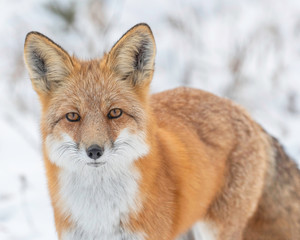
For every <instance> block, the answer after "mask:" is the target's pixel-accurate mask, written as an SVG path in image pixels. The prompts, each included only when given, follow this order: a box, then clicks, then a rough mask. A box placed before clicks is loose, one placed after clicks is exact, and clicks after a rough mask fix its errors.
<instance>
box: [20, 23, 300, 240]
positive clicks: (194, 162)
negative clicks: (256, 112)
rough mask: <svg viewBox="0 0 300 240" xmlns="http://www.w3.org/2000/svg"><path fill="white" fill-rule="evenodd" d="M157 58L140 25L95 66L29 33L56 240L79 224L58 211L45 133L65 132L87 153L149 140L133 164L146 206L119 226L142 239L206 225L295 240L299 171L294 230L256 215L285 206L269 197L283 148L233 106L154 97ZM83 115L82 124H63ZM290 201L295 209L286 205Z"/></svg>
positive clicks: (233, 233) (228, 236)
mask: <svg viewBox="0 0 300 240" xmlns="http://www.w3.org/2000/svg"><path fill="white" fill-rule="evenodd" d="M154 56H155V42H154V38H153V35H152V32H151V30H150V28H149V27H148V26H147V25H144V24H141V25H137V26H135V27H134V28H132V29H131V30H129V31H128V32H127V33H126V34H125V35H124V36H123V37H122V38H121V39H120V40H119V41H118V42H117V43H116V44H115V45H114V46H113V48H112V50H111V51H110V52H109V53H108V54H105V55H104V57H103V58H102V59H101V60H98V59H95V60H91V61H80V60H79V59H77V58H75V57H72V58H71V57H69V55H67V53H66V52H65V51H64V50H62V49H61V48H60V47H59V46H58V45H56V44H54V43H53V42H52V41H51V40H49V39H47V38H46V37H44V36H42V35H41V34H37V33H31V34H29V35H28V37H27V39H26V43H25V60H26V63H27V66H28V69H29V73H30V76H31V79H32V83H33V86H34V89H35V90H36V91H37V93H38V94H39V97H40V101H41V105H42V124H41V129H42V135H43V143H44V144H43V149H44V159H45V166H46V170H47V178H48V185H49V191H50V196H51V199H52V205H53V208H54V214H55V223H56V229H57V232H58V235H59V237H60V238H61V236H62V232H63V231H64V230H65V229H68V228H71V227H72V226H73V225H74V223H73V222H72V220H70V218H69V216H65V215H64V214H62V210H61V208H62V206H61V205H60V204H61V203H60V202H59V201H58V198H59V197H60V196H59V188H60V183H59V178H58V175H59V172H60V171H61V169H60V168H59V167H58V166H56V165H55V164H53V163H52V162H51V161H50V160H49V156H48V155H49V153H48V150H47V147H46V146H45V142H46V138H47V136H48V135H49V134H53V135H55V136H57V137H58V138H59V134H60V133H61V132H67V133H68V135H70V136H71V137H72V139H73V140H74V141H75V142H78V143H80V144H84V145H85V146H89V145H91V144H93V143H98V144H99V145H103V144H105V143H107V142H113V141H115V140H116V139H117V137H118V136H119V134H120V132H121V130H122V129H124V128H125V127H127V128H129V129H130V130H131V132H133V133H139V132H144V133H145V136H146V143H147V145H148V146H149V149H150V151H149V153H148V154H147V155H146V156H143V157H141V158H139V159H137V160H136V161H135V162H134V165H135V167H136V168H137V169H138V172H139V173H140V176H141V179H140V181H139V186H138V201H139V205H140V208H139V210H138V211H133V212H131V213H130V219H129V221H127V222H122V221H121V223H120V225H121V226H122V227H123V228H125V229H129V230H130V231H132V232H143V233H145V236H147V237H146V238H145V239H149V240H150V239H151V240H157V239H165V240H170V239H176V238H177V237H178V236H180V235H181V234H184V233H186V232H187V231H189V229H191V227H192V226H193V225H194V224H195V223H196V222H197V221H205V222H208V223H210V224H211V225H213V227H214V229H215V230H216V235H215V239H219V240H221V239H222V240H240V239H249V240H250V239H261V240H262V239H269V238H262V237H260V236H267V235H268V231H270V232H272V235H274V234H275V235H276V233H278V232H281V234H282V235H281V236H282V238H280V239H291V240H292V239H296V238H297V236H299V235H300V220H299V218H300V217H299V216H300V202H299V200H300V196H299V192H300V191H299V190H300V180H299V179H300V177H299V176H300V174H299V171H298V170H297V169H296V167H295V166H293V167H291V168H290V169H286V171H289V172H291V174H293V178H295V179H296V180H295V181H294V182H293V183H288V184H284V183H282V186H281V187H280V188H279V189H278V191H281V190H282V191H284V189H286V188H289V187H290V188H292V189H293V191H294V192H295V195H293V197H291V195H289V194H286V195H285V196H286V198H285V200H286V201H285V203H284V207H283V209H284V210H283V211H285V210H286V209H288V208H289V206H290V207H291V208H292V209H293V212H291V213H290V214H291V215H295V217H294V218H293V220H291V223H290V224H291V225H290V226H293V229H292V230H291V229H289V226H285V225H284V224H282V223H284V222H288V220H287V218H288V214H284V213H282V214H278V215H276V218H277V219H278V222H276V223H274V224H273V225H272V224H271V225H270V224H266V227H264V226H265V225H264V220H263V217H262V216H261V215H260V214H261V213H260V212H259V211H258V209H259V208H258V206H261V208H265V206H264V204H263V203H264V202H265V201H268V204H269V206H272V207H274V209H275V208H276V203H274V202H273V200H272V199H276V198H279V199H280V194H278V193H277V194H278V195H276V194H275V193H272V197H273V198H272V197H271V198H270V196H269V194H268V193H269V192H270V191H272V187H270V186H272V185H273V184H275V183H274V182H273V175H274V174H276V170H272V169H273V168H274V169H275V168H276V166H277V165H276V164H278V162H281V161H284V163H283V164H285V163H287V162H290V160H289V159H288V158H286V159H284V158H283V157H277V158H276V157H275V156H274V155H275V152H276V151H277V150H278V149H279V148H280V146H278V145H276V144H275V143H274V140H273V139H272V138H271V137H270V136H269V135H268V134H267V133H265V132H264V131H263V130H262V129H261V127H260V126H259V125H258V124H256V123H255V122H254V121H253V120H252V119H251V118H250V116H249V115H248V114H247V113H246V112H245V111H244V110H243V109H242V108H240V107H239V106H237V105H235V104H234V103H232V102H231V101H229V100H226V99H222V98H219V97H217V96H214V95H212V94H210V93H207V92H204V91H201V90H195V89H189V88H178V89H175V90H170V91H166V92H162V93H158V94H155V95H152V96H151V97H150V96H149V94H148V91H149V84H150V82H151V79H152V75H153V71H154ZM40 59H43V61H42V62H39V63H38V64H37V65H36V66H33V65H34V64H35V62H34V61H39V60H40ZM50 66H51V67H50ZM112 106H114V107H118V108H121V109H123V110H124V112H125V113H124V114H123V115H122V117H120V119H116V120H113V121H110V120H108V119H107V118H106V114H107V112H108V111H109V109H111V108H112ZM77 111H79V112H80V115H81V118H82V121H81V122H80V123H74V124H70V123H69V122H67V121H66V120H65V119H63V116H64V115H65V114H66V113H68V112H77ZM276 159H277V162H276V161H275V160H276ZM291 169H292V170H291ZM270 179H272V180H270ZM265 196H267V197H265ZM292 198H294V201H296V202H297V203H296V204H291V203H290V200H289V199H292ZM265 199H267V200H265ZM274 201H275V200H274ZM274 211H275V210H274ZM95 214H96V213H95ZM265 217H266V216H265ZM286 229H288V231H287V232H286V233H284V232H285V230H286ZM292 231H293V232H292ZM249 236H251V237H249ZM270 239H273V238H271V237H270Z"/></svg>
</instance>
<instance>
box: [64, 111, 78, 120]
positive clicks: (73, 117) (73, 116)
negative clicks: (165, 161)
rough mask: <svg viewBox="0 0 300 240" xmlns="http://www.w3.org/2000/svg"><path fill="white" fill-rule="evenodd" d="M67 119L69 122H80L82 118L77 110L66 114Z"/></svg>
mask: <svg viewBox="0 0 300 240" xmlns="http://www.w3.org/2000/svg"><path fill="white" fill-rule="evenodd" d="M66 119H67V120H68V121H69V122H78V121H79V120H80V116H79V114H78V113H75V112H69V113H67V114H66Z"/></svg>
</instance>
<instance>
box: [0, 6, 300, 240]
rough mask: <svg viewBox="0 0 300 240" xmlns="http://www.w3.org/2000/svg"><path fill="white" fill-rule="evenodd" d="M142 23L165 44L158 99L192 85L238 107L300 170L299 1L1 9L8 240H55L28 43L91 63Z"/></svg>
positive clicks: (156, 83) (2, 221) (0, 95)
mask: <svg viewBox="0 0 300 240" xmlns="http://www.w3.org/2000/svg"><path fill="white" fill-rule="evenodd" d="M139 22H146V23H148V24H149V25H150V26H151V28H152V30H153V33H154V36H155V39H156V44H157V58H156V72H155V75H154V79H153V83H152V92H158V91H162V90H165V89H169V88H174V87H177V86H182V85H185V86H191V87H196V88H201V89H204V90H207V91H210V92H213V93H214V94H217V95H219V96H222V97H226V98H230V99H232V100H234V101H235V102H237V103H239V104H241V105H242V106H244V107H245V108H246V109H247V110H248V111H249V112H250V113H251V114H252V116H253V117H254V119H255V120H256V121H258V122H259V123H260V124H261V125H262V126H263V127H264V128H265V129H266V130H267V131H268V132H269V133H271V134H272V135H274V136H275V137H277V138H279V139H280V141H281V143H282V144H283V145H284V147H285V148H286V150H287V152H288V153H289V154H290V155H291V156H292V157H293V158H294V159H295V160H298V161H300V137H299V136H300V1H299V0H285V1H282V0H239V1H236V0H164V1H162V0H152V1H149V0H148V1H146V0H135V1H134V0H124V1H123V0H86V1H75V0H64V1H62V0H61V1H58V0H57V1H46V0H26V1H25V0H9V1H5V0H0V36H1V38H0V239H1V240H8V239H9V240H19V239H20V240H55V239H57V238H56V235H55V229H54V221H53V215H52V210H51V207H50V202H49V198H48V193H47V189H46V180H45V176H44V168H43V161H42V156H41V144H40V134H39V117H40V115H39V114H40V113H39V112H40V106H39V103H38V100H37V96H36V94H35V92H33V90H32V88H31V83H30V80H29V77H28V74H27V73H26V70H25V67H24V63H23V44H24V39H25V36H26V34H27V33H28V32H29V31H39V32H42V33H43V34H45V35H46V36H48V37H50V38H51V39H53V40H54V41H55V42H57V43H58V44H60V45H61V46H62V47H63V48H65V49H66V50H67V51H68V52H69V53H71V54H75V55H76V56H77V57H80V58H84V59H89V58H93V57H101V56H102V54H103V52H105V51H108V50H109V49H110V47H112V45H113V44H114V43H115V41H117V40H118V39H119V37H120V36H121V35H122V34H123V33H124V32H126V31H127V30H128V29H129V28H131V27H132V26H133V25H135V24H137V23H139Z"/></svg>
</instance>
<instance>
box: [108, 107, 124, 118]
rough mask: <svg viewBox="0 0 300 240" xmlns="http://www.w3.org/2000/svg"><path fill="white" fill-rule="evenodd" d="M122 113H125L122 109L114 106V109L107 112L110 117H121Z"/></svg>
mask: <svg viewBox="0 0 300 240" xmlns="http://www.w3.org/2000/svg"><path fill="white" fill-rule="evenodd" d="M122 113H123V111H122V109H120V108H114V109H112V110H110V111H109V113H108V114H107V117H108V118H109V119H113V118H119V117H121V115H122Z"/></svg>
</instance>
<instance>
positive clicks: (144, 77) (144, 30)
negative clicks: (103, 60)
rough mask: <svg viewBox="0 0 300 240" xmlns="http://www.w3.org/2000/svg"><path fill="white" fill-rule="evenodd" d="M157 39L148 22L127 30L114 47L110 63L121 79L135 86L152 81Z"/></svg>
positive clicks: (109, 59) (109, 56)
mask: <svg viewBox="0 0 300 240" xmlns="http://www.w3.org/2000/svg"><path fill="white" fill-rule="evenodd" d="M155 53H156V47H155V40H154V37H153V34H152V31H151V29H150V27H149V26H148V25H147V24H144V23H143V24H138V25H135V26H134V27H133V28H131V29H130V30H129V31H127V32H126V33H125V34H124V35H123V36H122V37H121V38H120V40H119V41H118V42H117V43H116V44H115V45H114V46H113V47H112V49H111V51H110V52H109V54H108V59H107V61H108V64H109V66H110V68H111V69H112V71H113V72H114V73H116V74H117V76H118V77H119V78H120V79H121V80H126V81H130V82H131V83H132V84H133V85H134V86H136V85H144V84H147V83H150V81H151V79H152V76H153V71H154V58H155Z"/></svg>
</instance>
